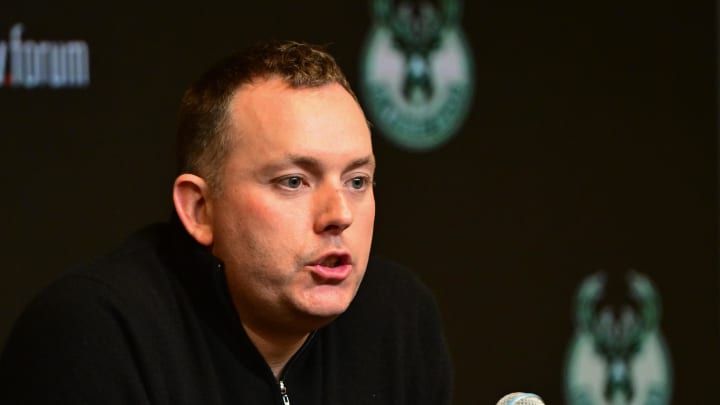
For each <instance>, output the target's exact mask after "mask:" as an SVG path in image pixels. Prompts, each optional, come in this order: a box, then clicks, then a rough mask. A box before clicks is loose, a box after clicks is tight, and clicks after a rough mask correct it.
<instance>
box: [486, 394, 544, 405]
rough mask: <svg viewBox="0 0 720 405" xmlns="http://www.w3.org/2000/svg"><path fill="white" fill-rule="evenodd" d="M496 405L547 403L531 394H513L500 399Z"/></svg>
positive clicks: (540, 404) (536, 404) (537, 404)
mask: <svg viewBox="0 0 720 405" xmlns="http://www.w3.org/2000/svg"><path fill="white" fill-rule="evenodd" d="M496 405H545V402H543V401H542V398H540V397H539V396H538V395H535V394H531V393H529V392H513V393H512V394H507V395H505V396H504V397H502V398H500V400H499V401H498V402H497V404H496Z"/></svg>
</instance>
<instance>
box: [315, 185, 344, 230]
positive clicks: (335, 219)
mask: <svg viewBox="0 0 720 405" xmlns="http://www.w3.org/2000/svg"><path fill="white" fill-rule="evenodd" d="M316 204H317V208H318V211H317V212H318V215H317V219H316V221H315V232H316V233H332V234H340V233H341V232H342V231H344V230H345V229H347V227H349V226H350V224H352V221H353V213H352V207H351V206H350V202H349V201H348V196H347V195H345V190H343V189H342V187H335V186H327V187H325V188H324V189H323V190H322V191H321V192H320V193H318V196H317V200H316Z"/></svg>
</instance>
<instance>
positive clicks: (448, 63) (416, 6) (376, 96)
mask: <svg viewBox="0 0 720 405" xmlns="http://www.w3.org/2000/svg"><path fill="white" fill-rule="evenodd" d="M460 11H461V4H460V1H459V0H442V1H441V2H440V4H439V6H436V5H434V4H433V3H430V2H427V1H421V2H408V1H402V2H399V3H394V2H392V1H390V0H374V1H372V14H373V20H374V26H373V28H372V30H371V33H370V35H369V38H368V42H367V45H366V47H365V52H364V57H363V58H362V60H363V65H362V67H361V71H362V75H363V76H362V89H363V95H365V98H366V102H367V104H368V106H367V107H368V108H367V109H368V112H369V114H370V116H371V119H372V120H373V121H374V123H375V124H376V125H377V126H378V127H379V128H380V129H381V132H382V133H383V134H384V135H386V136H387V137H388V138H389V139H390V140H392V141H394V142H395V143H396V144H398V145H399V146H402V147H405V148H408V149H413V150H427V149H431V148H434V147H437V146H439V145H440V144H442V143H444V142H445V141H447V140H448V139H449V138H450V137H451V136H452V135H454V133H455V132H457V130H458V129H459V127H460V125H461V124H462V121H463V120H464V118H465V115H466V114H467V112H468V110H469V107H470V100H471V97H472V93H473V80H472V60H471V56H470V52H469V48H468V47H467V45H466V42H465V39H464V36H463V35H462V32H461V31H460V17H461V13H460Z"/></svg>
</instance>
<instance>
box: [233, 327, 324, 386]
mask: <svg viewBox="0 0 720 405" xmlns="http://www.w3.org/2000/svg"><path fill="white" fill-rule="evenodd" d="M243 328H244V329H245V332H246V333H247V335H248V337H249V338H250V341H251V342H252V343H253V344H254V345H255V347H256V348H257V349H258V351H259V352H260V354H261V355H262V356H263V358H264V359H265V362H266V363H267V364H268V366H270V369H271V370H272V372H273V374H274V375H275V378H276V379H278V380H279V379H280V374H281V373H282V371H283V369H284V368H285V366H286V365H287V363H288V361H290V359H291V358H292V356H293V355H294V354H295V352H297V351H298V350H299V349H300V347H302V345H303V343H305V340H307V338H308V336H309V335H310V334H309V333H306V334H304V335H282V336H277V335H274V334H270V333H261V332H260V333H259V332H258V331H256V330H254V329H253V328H251V327H249V326H248V325H246V324H243Z"/></svg>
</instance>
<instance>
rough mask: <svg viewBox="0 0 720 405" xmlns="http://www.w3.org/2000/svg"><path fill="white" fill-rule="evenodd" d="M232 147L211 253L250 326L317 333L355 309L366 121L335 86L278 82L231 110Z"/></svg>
mask: <svg viewBox="0 0 720 405" xmlns="http://www.w3.org/2000/svg"><path fill="white" fill-rule="evenodd" d="M229 114H230V120H231V128H230V131H232V132H231V133H232V138H233V141H232V149H231V151H230V152H229V154H228V157H227V161H226V162H225V167H224V170H223V171H222V172H221V176H222V179H221V184H222V190H221V191H220V192H219V193H217V194H216V195H213V196H212V197H211V198H210V201H209V210H210V212H211V218H212V227H213V243H212V252H213V253H214V254H215V255H216V256H217V257H218V258H220V259H221V260H223V262H224V263H225V267H226V274H227V279H228V284H229V287H230V291H231V294H232V296H233V301H234V304H235V307H236V308H237V310H238V312H239V315H240V317H241V318H242V320H243V322H244V323H246V324H248V323H250V324H253V323H254V324H256V325H255V326H261V327H264V328H267V327H270V328H280V327H283V328H284V327H287V326H288V325H296V326H297V327H299V328H302V327H304V326H306V325H313V324H317V325H316V326H319V325H321V324H323V323H325V322H327V321H329V320H331V319H333V318H334V317H335V316H337V315H339V314H340V313H342V312H343V311H345V309H346V308H347V306H348V305H349V304H350V301H351V300H352V299H353V297H354V296H355V293H356V291H357V289H358V287H359V285H360V282H361V281H362V277H363V275H364V273H365V269H366V266H367V262H368V256H369V253H370V244H371V240H372V233H373V223H374V219H375V199H374V195H373V187H372V181H373V174H374V169H375V160H374V157H373V153H372V145H371V141H370V131H369V129H368V126H367V123H366V121H365V117H364V115H363V113H362V111H361V109H360V107H359V106H358V104H357V103H356V101H355V100H354V99H353V98H352V97H351V96H350V94H348V92H347V91H346V90H345V89H343V88H342V86H340V85H338V84H328V85H324V86H321V87H315V88H305V89H292V88H289V87H288V86H287V85H286V84H285V83H283V82H282V81H281V80H280V79H277V78H272V79H269V80H264V81H260V82H257V83H254V84H251V85H245V86H243V87H242V88H241V89H240V90H239V91H237V92H236V94H235V96H234V98H233V100H232V101H231V104H230V111H229Z"/></svg>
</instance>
